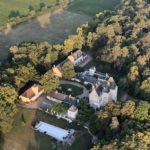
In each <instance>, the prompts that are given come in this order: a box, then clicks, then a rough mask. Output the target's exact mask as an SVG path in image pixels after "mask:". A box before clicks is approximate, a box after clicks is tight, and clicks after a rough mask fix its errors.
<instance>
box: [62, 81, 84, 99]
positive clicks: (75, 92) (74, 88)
mask: <svg viewBox="0 0 150 150" xmlns="http://www.w3.org/2000/svg"><path fill="white" fill-rule="evenodd" d="M68 89H72V91H68ZM61 91H62V92H63V93H66V94H67V95H69V94H71V95H72V96H78V95H80V94H82V93H83V88H81V87H78V86H75V85H71V84H61Z"/></svg>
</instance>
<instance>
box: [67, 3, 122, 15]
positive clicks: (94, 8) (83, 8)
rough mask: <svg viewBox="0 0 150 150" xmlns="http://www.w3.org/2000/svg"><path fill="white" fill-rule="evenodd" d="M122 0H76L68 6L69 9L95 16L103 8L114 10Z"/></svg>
mask: <svg viewBox="0 0 150 150" xmlns="http://www.w3.org/2000/svg"><path fill="white" fill-rule="evenodd" d="M120 1H121V0H75V1H74V2H73V3H72V4H71V5H70V6H69V8H68V10H69V11H72V12H75V13H79V14H84V15H89V16H95V14H96V13H98V12H100V11H103V10H112V9H114V8H115V7H116V5H118V4H119V3H120Z"/></svg>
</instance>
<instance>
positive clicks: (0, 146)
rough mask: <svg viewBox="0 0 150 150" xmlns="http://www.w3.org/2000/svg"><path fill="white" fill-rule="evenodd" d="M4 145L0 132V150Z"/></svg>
mask: <svg viewBox="0 0 150 150" xmlns="http://www.w3.org/2000/svg"><path fill="white" fill-rule="evenodd" d="M3 146H4V137H3V134H2V133H1V132H0V150H3Z"/></svg>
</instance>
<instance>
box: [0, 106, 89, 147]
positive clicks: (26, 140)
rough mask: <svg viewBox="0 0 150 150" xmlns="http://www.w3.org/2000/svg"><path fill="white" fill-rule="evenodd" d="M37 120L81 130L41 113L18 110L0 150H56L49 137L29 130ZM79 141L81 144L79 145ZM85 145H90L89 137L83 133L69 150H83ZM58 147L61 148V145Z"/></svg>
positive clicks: (54, 143) (0, 145) (0, 143)
mask: <svg viewBox="0 0 150 150" xmlns="http://www.w3.org/2000/svg"><path fill="white" fill-rule="evenodd" d="M37 119H38V120H42V121H44V122H47V123H50V124H53V125H56V126H59V127H62V128H75V129H77V128H78V129H81V127H77V125H76V124H69V123H68V122H66V121H64V120H62V119H57V118H56V117H54V116H50V115H48V114H45V113H42V112H41V111H36V110H27V109H21V108H19V110H18V113H17V114H16V116H15V121H14V124H13V129H12V130H11V131H10V132H9V133H8V134H6V135H5V136H4V140H3V141H2V140H1V139H0V150H12V149H15V150H57V149H58V147H56V148H54V147H55V146H56V145H58V144H57V142H56V141H55V140H54V139H52V138H51V137H50V136H47V135H44V134H41V133H38V132H35V131H34V130H33V129H32V128H31V123H32V121H34V120H37ZM23 120H24V121H23ZM79 141H82V142H81V143H80V142H79ZM83 142H84V143H85V144H84V143H83ZM86 145H90V136H89V135H88V134H87V133H86V132H85V133H84V134H83V136H81V137H79V138H77V139H76V141H75V142H74V144H73V146H72V147H70V148H69V150H77V149H74V148H75V147H76V148H77V147H78V150H84V148H85V147H86ZM59 146H60V147H62V145H59ZM60 150H61V149H60Z"/></svg>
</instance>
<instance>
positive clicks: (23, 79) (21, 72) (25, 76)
mask: <svg viewBox="0 0 150 150" xmlns="http://www.w3.org/2000/svg"><path fill="white" fill-rule="evenodd" d="M36 79H38V73H37V71H36V70H35V68H34V67H33V66H32V65H31V64H27V66H19V67H18V68H17V69H16V70H15V77H14V85H15V86H16V87H17V89H20V88H22V87H23V86H24V85H25V84H26V83H27V82H28V81H30V80H35V81H36Z"/></svg>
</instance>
